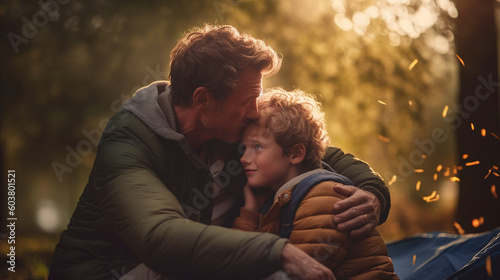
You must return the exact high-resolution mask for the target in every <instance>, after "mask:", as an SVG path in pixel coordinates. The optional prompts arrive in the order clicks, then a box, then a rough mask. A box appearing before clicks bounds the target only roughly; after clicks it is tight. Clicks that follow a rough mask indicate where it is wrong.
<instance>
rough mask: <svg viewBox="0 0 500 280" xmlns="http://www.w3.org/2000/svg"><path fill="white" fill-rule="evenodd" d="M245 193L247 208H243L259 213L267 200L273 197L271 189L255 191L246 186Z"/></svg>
mask: <svg viewBox="0 0 500 280" xmlns="http://www.w3.org/2000/svg"><path fill="white" fill-rule="evenodd" d="M243 193H244V195H245V206H243V207H244V208H246V209H248V210H251V211H256V212H259V210H260V208H261V207H262V205H263V204H264V202H265V201H266V199H267V198H268V197H269V196H270V195H272V190H271V189H270V188H265V189H260V190H257V191H255V190H254V189H252V188H251V187H249V186H248V185H245V187H244V188H243Z"/></svg>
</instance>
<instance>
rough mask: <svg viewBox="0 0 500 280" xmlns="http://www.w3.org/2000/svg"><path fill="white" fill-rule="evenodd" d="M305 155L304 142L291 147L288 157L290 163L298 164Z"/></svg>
mask: <svg viewBox="0 0 500 280" xmlns="http://www.w3.org/2000/svg"><path fill="white" fill-rule="evenodd" d="M305 156H306V147H305V146H304V144H302V143H299V144H295V145H294V146H293V147H292V148H291V149H290V153H289V156H288V157H289V158H290V162H291V163H292V164H299V163H301V162H302V161H303V160H304V157H305Z"/></svg>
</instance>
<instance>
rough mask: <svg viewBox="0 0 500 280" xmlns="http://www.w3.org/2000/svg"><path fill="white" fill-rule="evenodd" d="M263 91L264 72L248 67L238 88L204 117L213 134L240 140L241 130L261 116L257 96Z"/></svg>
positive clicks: (240, 78)
mask: <svg viewBox="0 0 500 280" xmlns="http://www.w3.org/2000/svg"><path fill="white" fill-rule="evenodd" d="M261 92H262V74H261V73H260V72H258V71H255V70H253V69H247V70H245V71H243V72H242V73H241V74H240V77H239V80H238V86H237V88H236V90H234V91H233V92H230V93H229V94H228V96H227V97H226V98H225V99H224V100H220V101H215V100H213V102H214V103H215V104H214V106H212V108H211V110H209V111H208V112H207V113H206V114H205V115H204V116H203V118H202V123H203V125H204V126H205V128H206V129H207V130H208V131H209V133H210V134H211V135H213V137H215V138H219V139H221V140H223V141H225V142H228V143H236V142H238V141H239V140H240V136H241V131H242V130H243V128H244V127H245V126H246V125H247V124H248V122H249V121H250V120H256V119H258V118H259V110H258V108H257V98H258V97H259V96H260V94H261Z"/></svg>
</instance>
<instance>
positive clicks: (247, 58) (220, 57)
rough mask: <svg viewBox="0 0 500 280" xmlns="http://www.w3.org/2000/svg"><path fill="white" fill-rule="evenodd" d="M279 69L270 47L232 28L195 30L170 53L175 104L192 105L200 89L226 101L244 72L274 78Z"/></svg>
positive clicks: (276, 56)
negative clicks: (249, 71) (248, 71)
mask: <svg viewBox="0 0 500 280" xmlns="http://www.w3.org/2000/svg"><path fill="white" fill-rule="evenodd" d="M280 67H281V57H280V56H279V55H278V54H277V53H276V52H275V51H274V50H273V49H272V48H271V47H270V46H267V45H266V44H265V43H264V41H262V40H259V39H255V38H253V37H252V36H250V35H248V34H243V33H240V32H238V30H236V29H235V28H234V27H232V26H229V25H221V26H218V25H209V24H206V25H205V26H204V27H199V28H194V29H192V30H191V31H190V32H189V33H188V34H186V35H185V36H184V37H183V38H182V39H180V40H179V42H178V43H177V45H176V46H175V48H174V49H173V50H172V52H171V53H170V74H169V79H170V82H171V86H172V99H173V103H174V105H176V106H184V107H185V106H190V105H191V104H192V99H193V98H192V96H193V92H194V90H195V89H196V88H198V87H206V88H207V89H208V90H209V92H210V93H211V94H213V95H214V98H216V100H223V99H224V98H225V97H226V96H227V94H228V93H230V92H231V91H233V90H235V89H236V87H237V83H238V77H239V75H240V74H241V72H242V71H243V70H246V69H248V68H252V69H254V70H257V71H259V72H260V73H261V74H263V75H272V74H274V73H276V72H278V70H279V69H280Z"/></svg>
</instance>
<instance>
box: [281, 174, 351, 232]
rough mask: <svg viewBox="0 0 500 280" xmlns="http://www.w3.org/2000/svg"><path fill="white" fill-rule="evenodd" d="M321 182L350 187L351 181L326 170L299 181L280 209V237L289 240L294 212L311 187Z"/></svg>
mask: <svg viewBox="0 0 500 280" xmlns="http://www.w3.org/2000/svg"><path fill="white" fill-rule="evenodd" d="M323 181H333V182H337V183H342V184H344V185H352V182H351V180H349V179H348V178H347V177H345V176H342V175H340V174H338V173H335V172H331V171H327V170H322V171H319V172H318V173H314V174H311V175H310V176H308V177H306V178H305V179H304V180H302V181H300V183H298V184H297V186H296V187H295V188H294V189H293V191H292V199H291V200H290V201H289V202H288V203H286V204H285V205H283V208H282V209H281V218H280V222H281V226H280V237H282V238H290V234H292V230H293V221H294V220H295V212H297V208H299V205H300V202H301V201H302V199H304V197H305V196H306V194H307V193H308V192H309V190H311V188H312V187H314V186H316V185H317V184H319V183H321V182H323Z"/></svg>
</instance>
